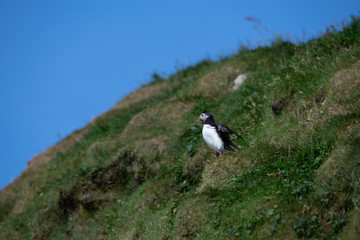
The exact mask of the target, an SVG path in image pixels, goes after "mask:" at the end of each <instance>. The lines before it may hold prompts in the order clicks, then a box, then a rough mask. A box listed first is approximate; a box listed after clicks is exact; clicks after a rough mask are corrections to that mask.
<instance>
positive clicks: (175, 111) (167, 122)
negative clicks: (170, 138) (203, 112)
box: [121, 102, 194, 141]
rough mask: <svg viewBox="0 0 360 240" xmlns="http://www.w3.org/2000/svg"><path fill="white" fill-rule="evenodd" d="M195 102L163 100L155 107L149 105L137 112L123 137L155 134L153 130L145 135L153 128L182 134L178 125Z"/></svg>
mask: <svg viewBox="0 0 360 240" xmlns="http://www.w3.org/2000/svg"><path fill="white" fill-rule="evenodd" d="M193 106H194V104H193V103H185V102H162V103H160V104H158V105H156V106H154V107H149V108H147V109H145V110H144V111H142V112H140V113H138V114H136V115H135V116H134V117H133V118H132V119H131V120H130V122H129V124H128V125H127V126H126V128H125V129H124V131H123V132H122V134H121V138H122V139H127V141H129V140H130V139H134V138H136V139H139V140H140V139H143V138H146V137H151V136H153V133H154V132H152V131H147V132H148V133H150V134H151V136H144V135H143V132H144V131H146V130H151V129H160V130H171V131H172V132H173V133H174V134H175V135H176V134H180V133H179V132H178V131H176V130H177V129H176V127H177V126H178V124H179V123H180V122H181V121H182V116H183V115H184V114H186V113H187V112H188V111H190V110H191V109H192V108H193Z"/></svg>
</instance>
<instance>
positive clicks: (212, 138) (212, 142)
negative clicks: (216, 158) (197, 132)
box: [202, 124, 224, 153]
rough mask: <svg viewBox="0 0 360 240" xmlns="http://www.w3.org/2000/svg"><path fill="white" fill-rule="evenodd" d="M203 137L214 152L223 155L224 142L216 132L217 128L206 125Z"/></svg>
mask: <svg viewBox="0 0 360 240" xmlns="http://www.w3.org/2000/svg"><path fill="white" fill-rule="evenodd" d="M202 135H203V138H204V140H205V142H206V143H207V145H208V146H209V147H210V148H211V149H212V150H214V151H216V152H219V153H222V152H223V151H224V142H223V141H222V140H221V138H220V137H219V135H218V133H217V132H216V129H215V127H213V126H211V125H209V124H204V127H203V129H202Z"/></svg>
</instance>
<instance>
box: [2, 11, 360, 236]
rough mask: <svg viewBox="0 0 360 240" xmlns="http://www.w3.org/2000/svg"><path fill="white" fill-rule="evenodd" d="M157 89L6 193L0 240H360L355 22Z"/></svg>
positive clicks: (157, 81)
mask: <svg viewBox="0 0 360 240" xmlns="http://www.w3.org/2000/svg"><path fill="white" fill-rule="evenodd" d="M242 73H247V79H246V80H245V82H244V83H243V85H241V87H240V88H239V89H238V90H236V91H234V92H232V91H231V89H232V87H233V80H234V79H235V78H236V77H237V76H238V75H239V74H242ZM153 77H154V81H153V82H151V83H150V84H148V85H147V86H144V87H142V88H141V89H139V90H138V91H136V92H134V93H131V94H130V95H129V96H127V97H126V98H124V99H123V101H121V102H120V103H119V104H118V105H116V106H115V107H114V108H113V109H112V110H110V111H108V112H106V113H104V114H102V115H101V116H99V117H97V118H96V119H94V120H93V121H92V122H91V123H89V124H88V126H86V127H85V128H83V129H81V130H78V131H77V132H75V133H73V134H72V135H70V136H69V137H68V138H66V139H65V140H63V141H62V142H60V143H59V144H57V145H56V146H54V147H53V148H51V149H48V150H47V151H46V152H44V153H43V154H41V155H38V156H37V157H36V158H34V159H33V160H31V161H30V162H29V167H28V169H27V170H26V171H24V172H23V173H22V175H21V176H20V177H19V178H18V179H16V180H15V181H14V182H13V183H12V184H11V185H9V186H8V187H6V188H5V189H3V190H2V191H1V192H0V239H162V240H165V239H268V238H270V239H271V238H272V239H296V238H299V239H306V238H311V239H360V210H359V207H360V125H359V121H360V20H359V18H355V17H353V20H352V22H351V24H349V25H348V26H345V27H344V28H343V29H342V30H341V31H336V30H335V29H332V30H330V31H327V32H326V34H324V35H323V36H321V37H319V38H317V39H314V40H312V41H309V42H307V43H304V44H299V45H294V44H291V43H289V42H282V41H279V42H275V43H273V44H272V46H269V47H259V48H257V49H255V50H247V49H241V50H240V51H239V52H238V53H237V54H235V55H233V56H231V57H227V58H225V59H222V60H219V61H216V62H214V61H210V60H204V61H202V62H200V63H198V64H197V65H194V66H191V67H188V68H186V69H184V70H181V71H180V70H179V71H177V72H176V73H175V74H173V75H172V76H170V77H168V78H167V79H163V78H162V77H160V76H159V75H157V74H154V76H153ZM203 110H207V111H210V112H211V113H213V115H214V116H215V120H216V121H218V122H222V123H224V124H226V125H228V126H229V127H231V128H232V129H233V130H234V131H236V132H238V133H240V134H241V135H242V136H243V137H244V139H245V141H243V140H241V139H237V138H236V137H234V138H232V140H233V141H234V142H235V143H236V145H237V146H238V147H239V148H240V150H239V151H236V152H228V153H226V154H224V155H223V157H221V158H215V155H214V154H213V152H212V151H211V150H210V148H208V146H207V145H206V144H205V142H204V141H203V139H202V136H201V128H202V126H201V124H200V123H197V122H196V120H197V117H198V116H199V114H200V113H201V112H202V111H203Z"/></svg>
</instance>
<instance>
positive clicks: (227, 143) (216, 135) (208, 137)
mask: <svg viewBox="0 0 360 240" xmlns="http://www.w3.org/2000/svg"><path fill="white" fill-rule="evenodd" d="M197 121H198V122H203V123H204V126H203V129H202V135H203V138H204V140H205V142H206V143H207V145H208V146H209V147H210V148H211V149H212V150H214V151H215V155H216V157H217V158H218V157H219V156H220V157H221V156H222V155H223V153H224V150H228V151H234V149H233V148H232V147H234V148H236V149H239V148H238V147H237V146H235V144H234V143H233V142H232V141H231V140H230V134H235V135H236V136H238V137H239V138H241V139H242V140H244V139H243V138H242V137H241V136H240V135H238V134H237V133H235V132H234V131H232V130H231V129H230V128H229V127H227V126H226V125H224V124H221V123H218V124H217V123H215V120H214V116H213V115H212V114H211V113H209V112H206V111H204V112H202V113H201V114H200V116H199V117H198V120H197Z"/></svg>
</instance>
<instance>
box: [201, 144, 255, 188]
mask: <svg viewBox="0 0 360 240" xmlns="http://www.w3.org/2000/svg"><path fill="white" fill-rule="evenodd" d="M242 154H244V152H243V151H237V152H233V153H227V154H226V153H225V154H224V155H223V156H222V157H221V158H215V157H213V159H211V158H210V159H208V160H207V164H206V165H205V168H204V171H203V173H202V183H201V185H200V187H199V192H203V191H206V190H207V189H211V188H222V187H223V186H225V185H226V183H227V182H228V181H229V180H230V179H231V177H232V176H233V175H234V174H241V173H243V172H244V171H245V170H246V169H248V168H249V167H250V166H251V165H252V162H251V161H250V160H249V159H247V158H246V156H241V155H242Z"/></svg>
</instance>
